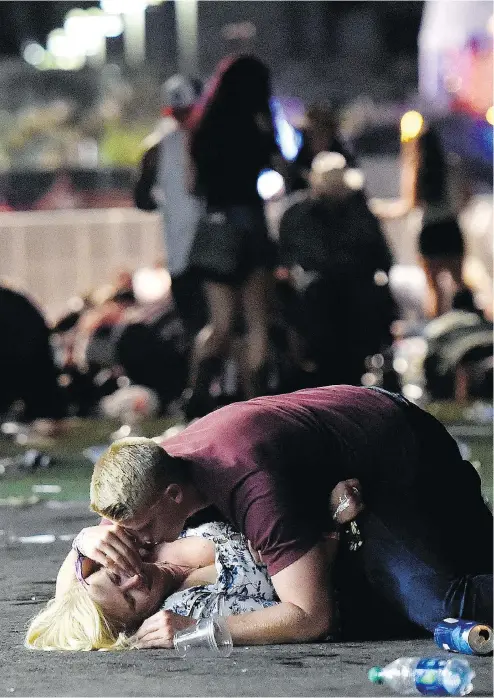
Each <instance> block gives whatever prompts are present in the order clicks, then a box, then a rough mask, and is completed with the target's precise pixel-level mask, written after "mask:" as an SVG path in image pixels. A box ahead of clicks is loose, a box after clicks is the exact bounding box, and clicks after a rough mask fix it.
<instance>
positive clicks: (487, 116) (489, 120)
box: [485, 107, 494, 126]
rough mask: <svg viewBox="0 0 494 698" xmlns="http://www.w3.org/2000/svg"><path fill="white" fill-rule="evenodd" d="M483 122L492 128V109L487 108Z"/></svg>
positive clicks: (493, 117) (493, 120)
mask: <svg viewBox="0 0 494 698" xmlns="http://www.w3.org/2000/svg"><path fill="white" fill-rule="evenodd" d="M485 120H486V121H487V123H489V124H490V125H491V126H494V107H489V109H488V110H487V111H486V113H485Z"/></svg>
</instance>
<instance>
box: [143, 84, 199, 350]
mask: <svg viewBox="0 0 494 698" xmlns="http://www.w3.org/2000/svg"><path fill="white" fill-rule="evenodd" d="M200 90H201V87H200V84H199V82H198V81H196V80H193V79H189V78H187V77H184V76H182V75H174V76H172V77H171V78H169V79H168V80H167V81H166V82H165V83H164V85H163V102H164V104H165V107H164V109H163V112H164V120H163V123H162V125H161V130H160V138H159V140H158V142H157V143H154V144H153V145H152V146H151V147H150V148H149V149H148V150H147V151H146V153H145V154H144V157H143V160H142V164H141V173H140V177H139V180H138V181H137V183H136V186H135V189H134V201H135V205H136V206H137V207H138V208H140V209H142V210H145V211H154V210H156V209H157V208H159V209H160V212H161V214H162V216H163V229H164V235H165V247H166V253H167V265H168V271H169V274H170V277H171V289H172V295H173V300H174V302H175V305H176V308H177V312H178V314H179V316H180V318H181V320H182V322H183V324H184V329H185V332H186V335H187V337H188V338H189V339H190V340H192V338H193V337H195V335H196V334H197V333H198V332H199V330H200V329H201V328H202V327H203V326H204V324H205V323H206V320H207V314H206V304H205V300H204V297H203V293H202V288H201V282H200V280H199V279H198V277H197V274H195V273H194V272H193V271H191V270H190V268H189V266H188V256H189V251H190V247H191V245H192V241H193V239H194V235H195V232H196V228H197V224H198V221H199V218H200V215H201V202H200V201H199V199H197V198H196V197H195V196H193V195H192V194H191V193H190V188H191V187H190V186H189V182H188V176H189V173H190V168H189V167H188V165H187V162H188V157H189V156H188V133H187V128H186V122H187V119H188V117H189V116H190V112H191V109H192V107H193V105H194V103H195V102H196V100H197V99H198V97H199V94H200Z"/></svg>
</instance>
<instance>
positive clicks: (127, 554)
mask: <svg viewBox="0 0 494 698" xmlns="http://www.w3.org/2000/svg"><path fill="white" fill-rule="evenodd" d="M74 544H75V546H76V547H77V549H78V550H79V551H80V552H81V553H82V554H83V555H85V556H86V557H88V558H89V559H91V560H94V562H97V563H99V564H100V565H102V566H103V567H110V568H118V569H120V570H122V571H123V572H125V573H126V574H128V575H132V576H133V575H135V574H139V573H140V571H141V567H142V560H141V557H140V555H139V551H138V544H137V543H136V541H135V540H134V539H133V538H132V537H131V536H130V534H129V533H128V532H127V531H126V530H125V529H123V528H122V527H121V526H117V525H116V524H113V525H111V526H90V527H88V528H83V529H82V531H81V532H80V533H79V534H78V535H77V537H76V539H75V541H74Z"/></svg>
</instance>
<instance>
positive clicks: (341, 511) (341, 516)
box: [329, 478, 364, 524]
mask: <svg viewBox="0 0 494 698" xmlns="http://www.w3.org/2000/svg"><path fill="white" fill-rule="evenodd" d="M329 508H330V511H331V514H332V516H333V518H334V520H335V521H336V522H337V523H339V524H345V523H348V521H353V519H355V518H356V517H357V516H358V514H360V512H361V511H363V509H364V503H363V501H362V486H361V484H360V482H359V481H358V480H356V479H354V478H353V479H350V480H343V482H339V483H338V484H337V485H336V487H335V488H334V490H333V491H332V492H331V496H330V498H329Z"/></svg>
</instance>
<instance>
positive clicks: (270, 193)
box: [257, 170, 285, 201]
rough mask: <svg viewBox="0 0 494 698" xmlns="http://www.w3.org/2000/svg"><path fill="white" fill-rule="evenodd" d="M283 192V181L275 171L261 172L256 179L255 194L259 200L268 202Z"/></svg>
mask: <svg viewBox="0 0 494 698" xmlns="http://www.w3.org/2000/svg"><path fill="white" fill-rule="evenodd" d="M284 190H285V180H284V179H283V177H282V176H281V175H280V173H279V172H276V171H275V170H263V171H262V172H261V174H260V175H259V177H258V179H257V192H258V194H259V196H260V197H261V199H263V200H264V201H269V200H270V199H273V198H274V197H275V196H278V195H279V194H282V193H283V192H284Z"/></svg>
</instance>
